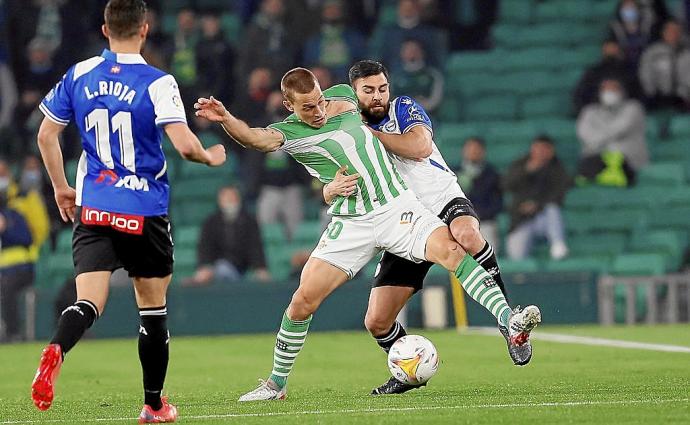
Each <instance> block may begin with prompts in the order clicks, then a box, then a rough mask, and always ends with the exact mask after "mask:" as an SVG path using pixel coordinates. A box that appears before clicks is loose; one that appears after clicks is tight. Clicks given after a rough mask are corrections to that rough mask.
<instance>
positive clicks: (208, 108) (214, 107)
mask: <svg viewBox="0 0 690 425" xmlns="http://www.w3.org/2000/svg"><path fill="white" fill-rule="evenodd" d="M194 109H196V116H197V117H201V118H206V119H207V120H209V121H212V122H223V120H225V116H226V114H227V113H228V110H227V109H225V106H224V105H223V102H221V101H220V100H218V99H216V98H214V97H213V96H211V97H210V98H209V99H207V98H205V97H200V98H199V99H198V100H197V101H196V103H195V104H194Z"/></svg>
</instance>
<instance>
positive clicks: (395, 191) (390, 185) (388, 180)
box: [373, 141, 400, 198]
mask: <svg viewBox="0 0 690 425" xmlns="http://www.w3.org/2000/svg"><path fill="white" fill-rule="evenodd" d="M373 145H374V150H375V151H376V159H378V161H379V166H380V167H381V171H383V176H384V178H385V179H386V184H387V185H388V189H389V190H390V191H391V194H392V195H393V197H394V198H397V197H398V196H399V195H400V192H398V189H397V188H396V187H395V183H394V182H393V179H392V177H391V173H390V172H389V171H388V165H389V164H390V165H393V164H391V161H390V160H388V161H386V160H384V158H383V152H382V151H381V143H380V142H378V141H375V142H373ZM386 159H388V158H386ZM386 162H387V163H386Z"/></svg>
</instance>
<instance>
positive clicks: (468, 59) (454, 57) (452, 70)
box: [446, 49, 507, 78]
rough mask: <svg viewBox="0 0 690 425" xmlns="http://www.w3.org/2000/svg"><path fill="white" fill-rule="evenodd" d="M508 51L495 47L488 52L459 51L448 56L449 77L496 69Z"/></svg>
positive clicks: (447, 69)
mask: <svg viewBox="0 0 690 425" xmlns="http://www.w3.org/2000/svg"><path fill="white" fill-rule="evenodd" d="M506 54H507V52H505V51H503V50H500V49H495V50H491V51H488V52H459V53H452V54H451V55H450V56H448V61H447V63H446V73H447V74H448V78H450V77H454V76H466V75H467V73H472V72H481V73H485V72H487V71H488V70H494V69H496V67H497V66H498V65H499V64H500V62H501V60H502V59H504V58H505V55H506Z"/></svg>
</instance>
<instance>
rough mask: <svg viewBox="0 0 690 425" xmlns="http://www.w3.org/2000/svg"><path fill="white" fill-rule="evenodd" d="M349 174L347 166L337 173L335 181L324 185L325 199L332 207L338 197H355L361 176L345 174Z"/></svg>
mask: <svg viewBox="0 0 690 425" xmlns="http://www.w3.org/2000/svg"><path fill="white" fill-rule="evenodd" d="M346 172H347V165H343V166H342V167H340V169H338V171H336V173H335V177H334V178H333V181H332V182H330V183H328V184H326V185H324V187H323V199H324V201H326V203H327V204H329V205H330V203H331V202H333V199H335V197H336V196H344V197H348V196H350V195H354V193H355V192H356V191H357V180H358V179H359V174H357V173H355V174H350V175H347V174H345V173H346Z"/></svg>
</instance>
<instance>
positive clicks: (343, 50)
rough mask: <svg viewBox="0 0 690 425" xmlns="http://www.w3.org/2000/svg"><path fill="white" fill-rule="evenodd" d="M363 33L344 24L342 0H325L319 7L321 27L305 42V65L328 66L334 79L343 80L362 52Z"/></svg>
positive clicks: (363, 51)
mask: <svg viewBox="0 0 690 425" xmlns="http://www.w3.org/2000/svg"><path fill="white" fill-rule="evenodd" d="M365 47H366V41H365V39H364V37H363V36H362V34H360V33H359V32H358V31H357V30H354V29H352V28H350V27H348V26H346V23H345V19H344V16H343V4H342V0H325V1H324V3H323V8H322V9H321V29H320V31H319V32H318V33H317V34H316V35H314V36H312V37H311V38H310V39H309V40H308V41H307V42H306V43H305V45H304V62H305V63H306V64H307V65H308V66H314V65H320V66H323V67H325V68H328V69H329V70H330V71H331V73H332V74H333V75H334V76H335V78H336V79H337V80H345V79H346V78H347V71H348V69H349V66H350V64H351V63H352V62H354V61H356V60H358V59H361V57H360V56H361V55H362V54H364V53H365Z"/></svg>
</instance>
